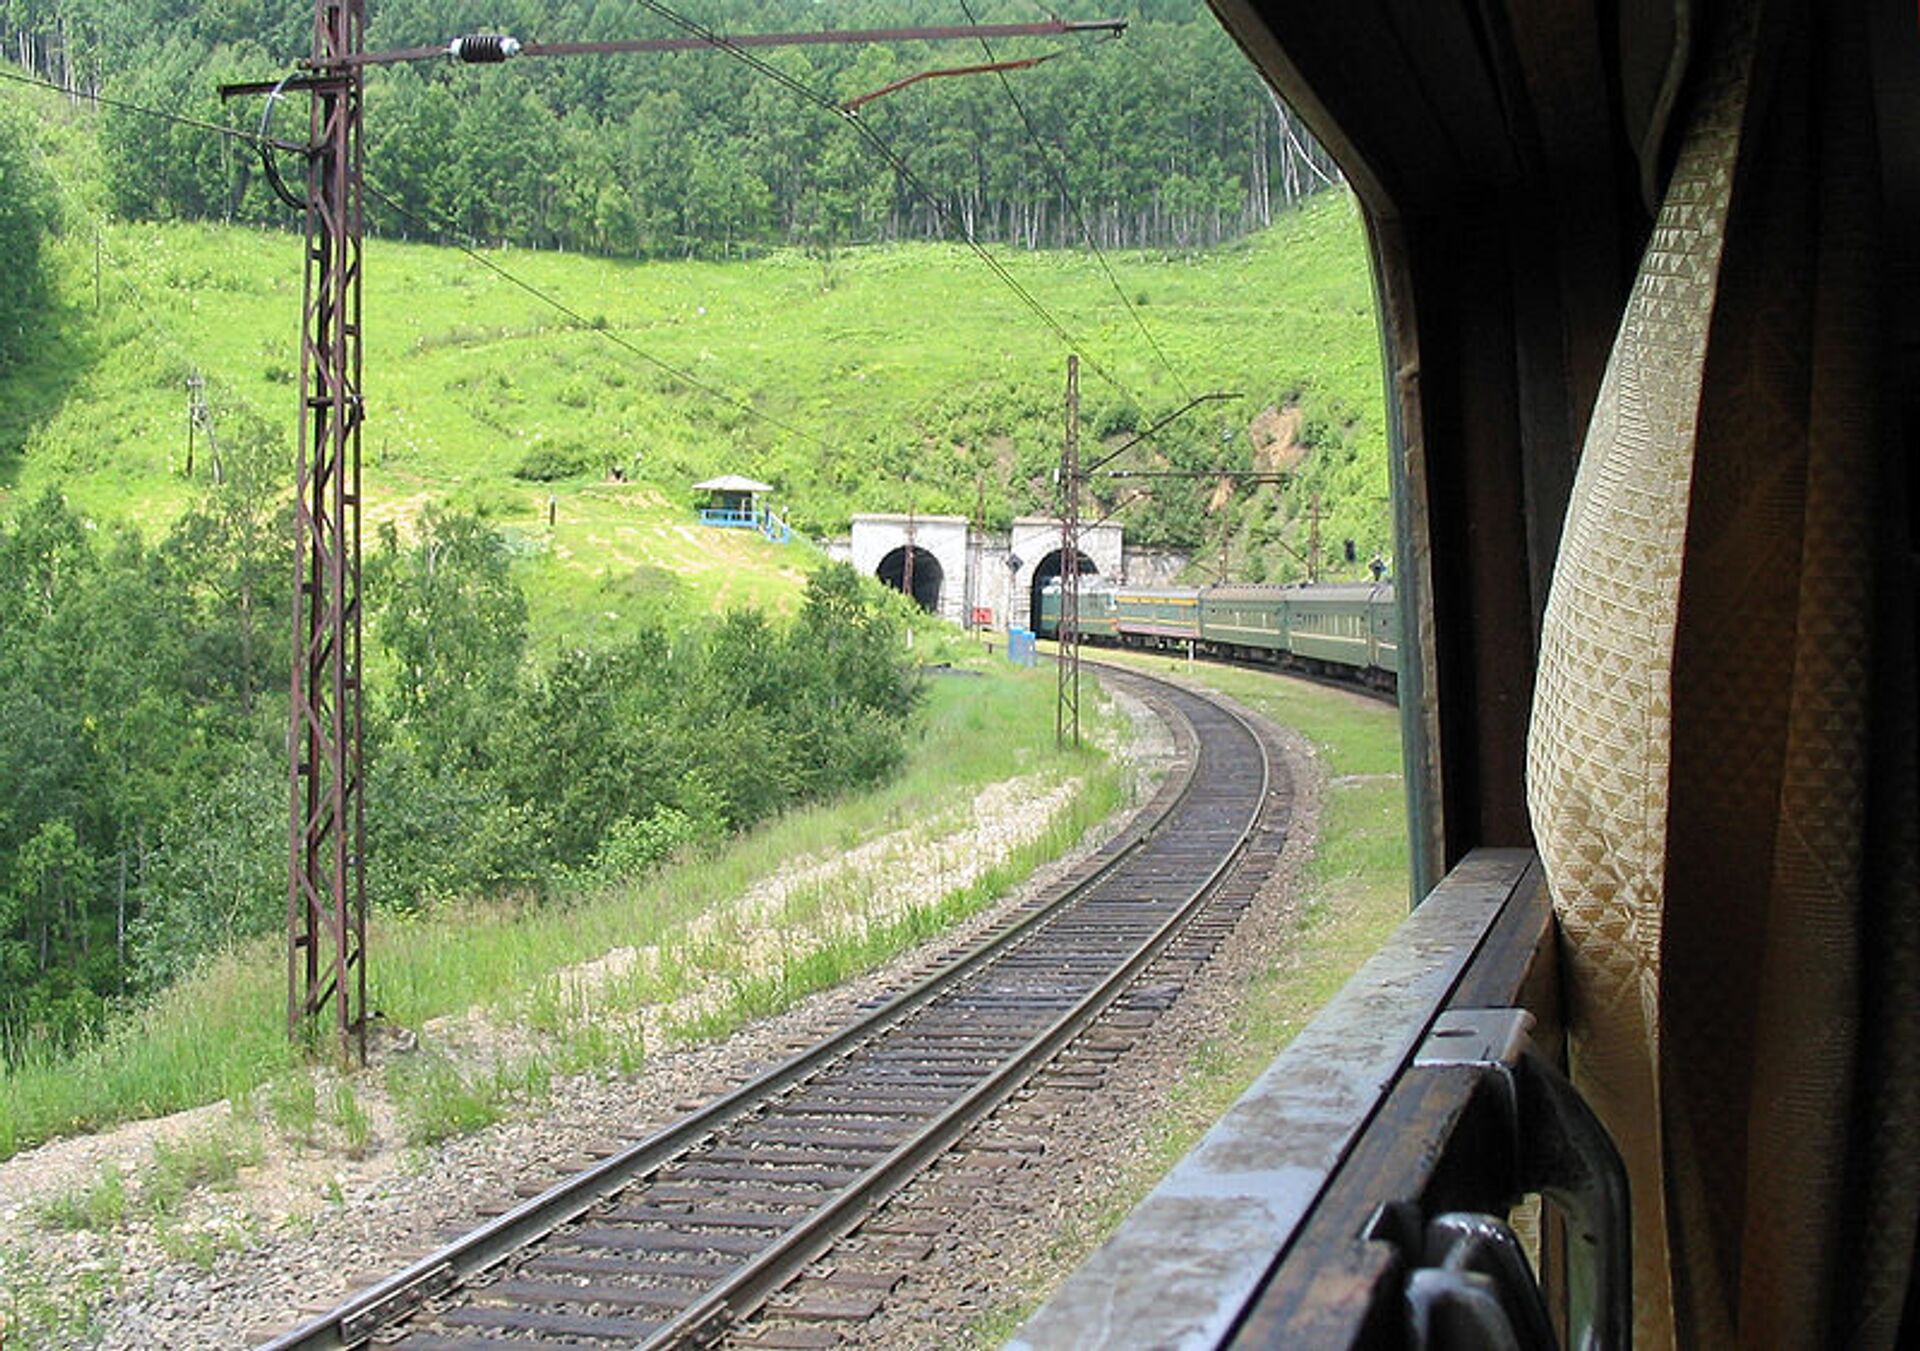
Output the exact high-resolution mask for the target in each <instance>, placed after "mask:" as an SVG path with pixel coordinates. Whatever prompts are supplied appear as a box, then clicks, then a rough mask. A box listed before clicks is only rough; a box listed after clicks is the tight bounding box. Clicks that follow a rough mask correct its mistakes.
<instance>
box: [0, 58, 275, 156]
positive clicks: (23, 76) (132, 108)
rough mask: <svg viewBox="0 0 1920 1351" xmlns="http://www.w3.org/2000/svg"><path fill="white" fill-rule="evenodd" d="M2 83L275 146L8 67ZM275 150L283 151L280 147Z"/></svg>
mask: <svg viewBox="0 0 1920 1351" xmlns="http://www.w3.org/2000/svg"><path fill="white" fill-rule="evenodd" d="M0 80H11V81H12V82H13V83H15V84H24V85H30V86H32V87H33V88H35V89H51V90H52V91H53V92H54V93H56V94H63V95H65V96H67V97H68V98H81V99H85V100H86V101H87V102H89V103H94V104H98V105H99V106H100V107H103V108H114V109H118V110H119V111H121V112H126V113H136V114H138V115H139V116H141V117H152V118H157V119H158V120H160V121H162V122H172V123H175V124H177V125H179V126H183V127H193V128H196V129H197V130H200V131H210V132H213V133H215V134H216V135H219V136H224V137H226V138H227V139H228V140H233V141H245V142H246V143H247V144H248V145H250V146H253V147H255V148H256V149H257V148H259V147H261V146H268V145H273V142H270V141H268V140H267V139H266V138H265V137H262V136H259V135H257V134H255V133H254V132H251V131H247V130H244V129H243V128H240V127H229V126H223V125H221V124H220V123H218V122H209V121H207V120H205V119H204V118H199V117H188V116H187V115H186V114H184V113H170V112H165V111H163V110H162V109H159V108H148V107H144V106H143V105H141V104H138V103H129V102H128V101H127V100H125V99H117V98H109V97H108V96H107V95H105V94H92V93H90V94H76V93H75V92H74V91H73V90H71V89H66V88H63V87H62V86H60V85H57V84H55V83H54V82H53V81H51V80H43V79H41V78H40V77H39V76H38V75H30V74H28V73H26V72H25V71H18V70H11V69H8V68H6V67H4V66H0ZM275 148H276V149H277V148H282V147H278V146H276V147H275Z"/></svg>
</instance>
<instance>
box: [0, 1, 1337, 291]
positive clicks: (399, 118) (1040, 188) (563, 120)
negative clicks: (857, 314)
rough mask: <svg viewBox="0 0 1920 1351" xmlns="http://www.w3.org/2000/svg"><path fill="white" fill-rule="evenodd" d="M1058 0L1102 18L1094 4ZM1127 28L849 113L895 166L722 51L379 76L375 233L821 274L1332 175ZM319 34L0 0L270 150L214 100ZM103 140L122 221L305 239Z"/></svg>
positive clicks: (242, 184) (951, 17)
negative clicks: (755, 252) (923, 250)
mask: <svg viewBox="0 0 1920 1351" xmlns="http://www.w3.org/2000/svg"><path fill="white" fill-rule="evenodd" d="M371 8H372V12H371V14H370V15H369V29H368V37H367V41H368V45H369V47H370V48H375V49H379V48H386V47H408V46H415V45H424V44H429V43H435V42H444V41H445V40H447V39H448V38H450V37H453V36H456V35H458V34H460V33H462V32H464V31H467V30H468V29H469V28H470V27H471V25H472V23H473V22H474V20H473V18H472V17H471V12H470V7H467V6H463V5H460V4H457V3H452V2H451V0H387V2H386V3H380V4H376V5H374V6H372V7H371ZM686 8H687V9H688V10H689V11H694V7H693V6H691V5H689V6H687V7H686ZM1062 8H1063V12H1064V13H1065V15H1066V16H1067V17H1091V16H1093V15H1095V14H1103V13H1106V8H1105V7H1104V6H1103V5H1101V4H1098V3H1081V4H1074V5H1068V6H1063V7H1062ZM971 9H972V13H973V14H974V15H975V16H976V17H977V18H979V19H980V20H981V21H982V22H1018V21H1031V20H1033V19H1035V18H1037V17H1039V11H1038V10H1037V9H1036V7H1034V6H1033V5H1031V4H1027V3H999V4H989V3H981V4H976V5H974V6H972V7H971ZM1128 10H1129V12H1132V13H1134V14H1135V15H1136V16H1137V17H1136V18H1135V21H1134V23H1133V25H1132V27H1131V29H1130V31H1129V32H1128V34H1127V36H1126V37H1125V38H1124V39H1123V40H1121V41H1117V42H1110V41H1098V40H1091V39H1087V38H1049V39H1022V40H1017V41H1015V40H1009V41H1005V42H1002V43H1000V44H998V45H997V46H996V47H995V48H994V51H993V54H994V56H995V57H996V58H999V59H1002V60H1005V59H1012V58H1024V57H1036V56H1048V57H1049V59H1048V60H1047V61H1046V63H1045V64H1043V65H1040V66H1038V67H1035V68H1032V69H1029V70H1022V71H1016V72H1012V73H1010V74H1008V75H1006V76H1005V83H1003V82H1002V78H1001V77H998V76H995V75H991V74H986V75H976V76H971V77H967V78H962V79H934V80H928V81H924V82H921V83H918V84H915V85H913V86H911V87H910V88H907V89H903V90H901V91H900V92H898V93H896V94H893V95H890V96H888V97H886V98H883V99H879V100H877V101H875V102H872V103H868V104H865V105H863V106H862V107H861V108H860V109H859V111H858V113H857V114H856V115H857V116H858V117H859V119H860V120H861V121H862V122H863V123H864V124H865V125H866V126H867V127H868V128H870V129H871V130H872V131H873V133H874V134H875V135H876V136H877V137H878V138H880V139H881V140H884V141H885V142H886V143H887V144H888V145H890V146H892V147H894V149H895V150H896V152H897V154H898V155H899V158H900V160H901V161H902V162H903V163H904V165H905V167H906V170H907V172H906V173H904V174H903V173H901V172H899V170H898V169H897V167H896V166H895V165H894V164H890V163H889V162H888V161H887V160H886V159H885V158H883V157H882V156H880V155H879V154H877V153H875V152H874V151H873V150H872V148H871V147H870V146H868V145H867V144H865V143H864V142H863V141H862V139H861V137H860V136H859V135H857V134H856V133H855V132H854V131H853V130H852V129H851V128H849V127H847V126H845V125H844V124H843V117H842V116H841V114H840V113H839V112H838V111H836V110H834V109H832V108H825V107H821V106H819V105H817V104H815V103H813V102H810V101H808V100H807V99H805V98H802V97H800V96H798V95H796V94H795V93H794V92H793V91H792V90H791V89H788V88H785V87H782V86H781V85H780V84H778V83H776V82H774V81H773V80H770V79H768V78H766V77H765V76H764V75H763V74H761V73H760V72H757V71H754V70H752V69H749V68H748V67H747V66H745V65H744V64H742V63H741V62H739V61H736V60H733V59H731V58H729V57H728V56H727V55H726V54H724V53H720V52H714V51H694V52H681V53H671V54H654V55H627V56H595V57H581V58H568V59H560V60H551V61H547V60H540V59H527V60H522V61H520V62H517V63H514V64H511V65H508V66H504V67H490V68H484V69H477V68H472V67H460V66H454V65H452V64H450V63H447V62H444V61H437V62H427V63H420V64H415V65H410V66H405V67H393V68H387V69H380V70H375V71H373V72H372V73H371V75H370V77H369V84H368V93H367V123H366V125H367V173H368V180H369V182H370V183H371V184H372V185H373V187H374V188H375V189H377V196H375V197H374V198H373V199H371V200H370V202H369V207H368V221H369V224H370V227H371V228H373V229H375V230H376V231H380V232H385V233H389V234H393V235H397V236H405V237H409V238H425V239H433V240H445V239H449V238H456V237H458V238H466V239H477V240H481V241H485V242H489V243H509V244H515V245H520V246H528V247H540V248H565V249H572V250H579V251H587V252H594V253H600V254H606V255H610V256H621V257H647V256H656V257H657V256H666V255H684V254H702V255H715V256H728V255H733V254H737V253H739V252H740V251H742V250H751V249H758V248H765V247H769V246H776V245H799V246H804V247H807V248H810V249H814V250H817V251H820V252H822V253H824V254H828V255H830V254H831V252H832V251H833V250H834V249H836V248H839V247H841V246H844V245H848V244H854V243H865V242H874V241H890V240H900V239H933V238H942V239H960V238H966V237H968V236H971V237H974V238H977V239H979V240H981V241H988V242H996V243H1002V244H1011V245H1015V246H1019V247H1025V248H1045V247H1059V246H1076V245H1079V244H1081V243H1082V242H1083V240H1084V238H1086V237H1087V236H1091V237H1092V238H1093V239H1094V240H1095V241H1096V242H1098V243H1099V244H1100V245H1101V246H1102V247H1191V246H1200V245H1209V244H1214V243H1218V242H1220V241H1222V240H1224V239H1228V238H1232V237H1235V236H1238V235H1240V234H1242V233H1245V232H1246V231H1248V230H1250V229H1254V228H1258V227H1259V226H1262V225H1265V224H1267V223H1269V222H1270V221H1271V220H1272V218H1273V216H1274V214H1275V213H1276V212H1277V211H1281V210H1284V209H1285V207H1286V206H1288V205H1290V204H1291V203H1292V202H1293V201H1296V200H1298V199H1299V198H1301V197H1303V196H1305V195H1307V194H1309V193H1311V192H1312V191H1314V190H1317V189H1318V188H1320V187H1322V186H1324V185H1325V184H1326V183H1328V182H1330V181H1332V176H1333V174H1334V170H1333V167H1332V165H1331V162H1330V161H1329V160H1328V159H1327V157H1326V155H1325V154H1324V152H1323V151H1321V150H1319V149H1318V148H1317V147H1315V146H1314V145H1313V144H1312V142H1311V140H1310V138H1308V136H1307V135H1306V132H1305V130H1304V128H1303V127H1301V126H1300V125H1299V124H1298V122H1297V121H1296V120H1295V119H1294V118H1293V117H1292V115H1291V114H1290V113H1289V112H1288V111H1287V110H1286V108H1285V107H1284V105H1281V104H1280V103H1279V102H1278V101H1277V100H1275V99H1273V98H1272V97H1271V96H1270V95H1269V94H1268V92H1267V91H1266V90H1265V89H1264V88H1263V87H1262V86H1261V85H1260V83H1259V81H1258V79H1257V77H1256V76H1255V75H1254V74H1253V73H1252V71H1251V69H1250V68H1249V67H1248V66H1247V64H1246V63H1245V62H1244V61H1243V60H1241V59H1240V57H1239V55H1238V53H1237V52H1236V51H1235V50H1234V48H1233V46H1232V43H1231V41H1230V40H1229V39H1228V38H1227V37H1226V36H1225V34H1224V33H1222V32H1221V30H1220V29H1219V27H1218V25H1217V24H1215V23H1214V22H1213V20H1212V18H1211V16H1210V14H1209V13H1208V12H1207V10H1206V9H1205V7H1204V6H1203V5H1201V4H1199V3H1198V2H1197V0H1153V2H1151V3H1146V4H1138V5H1132V6H1129V7H1128ZM694 12H695V13H696V14H697V18H698V19H699V20H700V21H701V22H702V23H705V24H707V25H709V26H710V27H712V28H713V29H714V30H716V31H719V32H723V33H727V32H734V33H744V32H767V31H780V30H812V29H819V28H822V27H827V26H832V27H836V28H865V27H897V26H906V25H913V24H946V25H950V24H954V23H956V22H959V21H961V20H962V19H963V17H964V16H963V15H962V14H961V13H960V12H959V11H958V10H957V9H956V7H955V6H953V5H951V4H947V3H936V0H849V2H848V3H842V4H836V5H832V6H823V5H820V4H818V3H814V2H813V0H703V3H701V4H700V5H699V6H698V8H697V11H694ZM311 14H312V7H311V5H309V4H306V3H305V0H231V2H230V3H202V4H182V3H181V0H0V43H4V46H5V49H6V50H7V51H8V52H9V53H10V54H11V55H12V57H13V59H15V60H16V61H20V62H22V63H23V64H26V65H28V66H30V67H32V68H34V69H35V70H37V71H38V72H39V73H41V74H42V75H44V76H45V77H47V78H50V79H53V80H55V81H57V82H59V83H61V84H63V85H64V86H66V87H69V88H71V89H73V90H74V91H75V92H76V94H78V95H84V94H86V93H90V92H101V91H104V92H106V93H107V94H110V95H112V96H114V97H115V98H117V99H122V100H126V101H127V102H129V103H133V104H138V105H141V106H145V107H161V108H166V109H169V110H175V111H180V112H185V113H188V114H190V115H193V116H195V117H199V118H203V119H206V120H210V121H217V122H224V123H227V124H230V125H234V126H236V127H244V128H245V129H247V130H249V131H251V130H253V129H254V127H255V119H257V117H258V106H259V105H258V103H257V101H256V102H254V103H251V104H249V105H247V106H245V107H244V108H242V107H239V106H226V105H222V104H221V103H220V101H219V99H218V97H217V94H216V93H215V86H216V85H217V84H218V83H220V82H221V81H223V80H237V79H260V78H265V77H270V76H271V75H272V74H273V73H274V72H275V71H276V70H282V69H286V68H287V65H288V61H289V59H290V58H291V57H293V56H296V55H301V54H304V53H305V52H306V50H307V49H308V46H309V45H310V41H311V39H310V36H309V30H310V26H311ZM488 21H489V22H490V23H497V24H498V25H499V27H500V29H502V30H504V31H507V32H511V33H514V34H516V35H518V36H521V37H523V38H528V39H538V40H546V41H553V40H559V39H581V40H590V41H591V40H606V39H611V38H616V37H635V36H659V35H667V34H672V33H675V32H677V31H678V30H676V29H674V28H673V27H672V25H670V24H669V23H667V22H666V21H665V20H663V19H661V18H659V17H657V16H654V15H651V14H649V13H648V12H646V11H645V10H643V9H641V8H640V7H638V6H636V5H634V4H632V3H630V0H503V3H500V4H498V5H495V6H493V7H491V14H490V17H489V20H488ZM762 59H764V60H765V61H766V63H767V64H769V65H771V66H774V67H776V68H777V69H778V70H779V71H780V72H781V73H783V74H784V75H785V76H787V77H788V78H789V79H791V80H792V81H794V82H796V83H798V84H800V85H802V86H804V87H806V88H808V89H810V90H813V91H816V92H818V93H819V94H820V95H821V96H822V97H823V98H824V99H826V100H827V101H828V102H829V103H840V102H845V101H848V100H852V99H855V98H858V97H859V96H861V95H863V94H869V93H872V92H874V91H876V90H880V89H882V88H885V87H886V86H888V85H890V84H892V83H893V82H895V81H897V80H900V79H903V78H906V77H907V76H910V75H914V74H917V73H919V72H922V71H926V70H929V69H938V68H949V67H953V66H956V65H964V64H972V63H978V62H980V61H982V60H983V59H984V57H983V52H982V50H981V48H980V46H979V45H978V44H973V43H945V44H927V43H908V44H894V45H868V46H820V47H794V48H784V49H777V50H770V51H766V52H764V53H762ZM291 106H292V105H290V107H291ZM282 116H283V118H284V119H286V121H287V123H288V125H287V126H286V127H284V128H282V129H281V130H282V131H283V132H284V133H285V134H288V135H292V136H295V137H296V138H297V137H298V136H300V135H304V130H303V128H304V114H302V113H299V112H297V110H296V111H284V112H283V114H282ZM295 121H298V122H299V123H300V126H299V127H297V128H296V127H294V126H292V125H291V124H292V123H293V122H295ZM103 141H104V152H105V159H106V166H107V172H108V180H109V185H110V187H111V190H112V195H113V200H114V204H115V206H116V208H117V209H118V210H119V211H120V212H121V213H123V214H125V215H127V216H129V217H131V218H176V217H186V218H202V219H204V218H213V219H225V220H243V221H254V222H276V223H279V222H285V221H286V220H287V219H288V213H287V212H286V209H285V208H284V207H283V206H282V205H281V204H280V203H279V202H278V200H277V199H276V198H274V197H273V196H272V194H271V193H270V192H269V191H268V190H267V188H266V186H265V185H264V183H262V182H261V181H260V180H261V175H260V173H259V172H258V170H257V168H256V166H255V163H254V160H253V157H252V153H251V151H249V150H248V149H247V148H246V147H244V146H240V145H236V144H234V143H232V142H223V141H221V140H218V139H216V138H215V137H212V136H209V135H208V134H207V133H206V132H204V131H202V130H198V129H194V128H191V127H183V126H177V125H175V126H168V125H156V124H155V123H154V122H153V120H152V119H151V118H147V117H143V116H141V115H139V114H137V113H132V112H126V111H124V110H117V109H113V108H108V109H107V110H106V111H105V125H104V129H103Z"/></svg>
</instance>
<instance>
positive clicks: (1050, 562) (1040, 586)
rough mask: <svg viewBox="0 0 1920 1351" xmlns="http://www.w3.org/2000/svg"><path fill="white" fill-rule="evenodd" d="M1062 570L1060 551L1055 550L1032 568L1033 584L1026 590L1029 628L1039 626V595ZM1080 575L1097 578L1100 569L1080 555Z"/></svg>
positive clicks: (1090, 560)
mask: <svg viewBox="0 0 1920 1351" xmlns="http://www.w3.org/2000/svg"><path fill="white" fill-rule="evenodd" d="M1062 570H1063V569H1062V559H1061V557H1060V550H1058V549H1055V550H1054V551H1053V552H1052V553H1050V554H1048V555H1047V556H1046V557H1045V558H1043V559H1041V560H1040V562H1039V563H1038V564H1037V565H1036V566H1035V567H1034V569H1033V582H1032V584H1031V585H1030V586H1029V587H1028V588H1027V615H1028V619H1027V623H1028V625H1029V626H1037V625H1038V624H1039V622H1040V593H1041V591H1042V590H1044V589H1045V588H1046V585H1047V583H1048V582H1051V581H1052V580H1053V579H1054V578H1056V577H1058V576H1059V575H1060V573H1061V572H1062ZM1080 575H1081V576H1082V577H1097V576H1099V575H1100V569H1099V568H1097V567H1095V566H1094V565H1093V560H1092V559H1091V558H1088V557H1087V556H1086V555H1085V554H1081V555H1080Z"/></svg>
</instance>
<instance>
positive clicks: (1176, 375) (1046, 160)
mask: <svg viewBox="0 0 1920 1351" xmlns="http://www.w3.org/2000/svg"><path fill="white" fill-rule="evenodd" d="M960 11H961V13H963V14H965V15H966V16H967V22H968V23H971V24H978V23H979V20H978V19H976V18H974V15H973V6H972V5H971V4H970V3H969V2H968V0H960ZM980 50H981V51H982V52H985V53H986V57H987V61H988V62H989V63H990V64H991V63H993V62H994V61H995V57H994V54H993V47H992V46H991V44H989V43H988V41H987V40H986V39H985V38H981V39H980ZM994 74H995V75H997V76H999V78H1000V87H1001V89H1003V90H1005V91H1006V95H1007V101H1008V102H1009V103H1011V104H1012V105H1013V110H1014V111H1015V112H1017V113H1019V114H1020V121H1021V123H1022V124H1023V125H1024V126H1025V127H1026V129H1027V138H1028V139H1029V140H1031V141H1032V142H1033V148H1034V149H1035V150H1037V151H1039V152H1040V162H1041V163H1042V164H1044V165H1045V166H1046V168H1047V172H1048V173H1049V174H1051V175H1052V176H1053V181H1054V185H1055V186H1056V187H1058V188H1059V189H1060V198H1061V200H1062V201H1064V202H1065V203H1066V204H1067V207H1068V209H1069V210H1071V211H1072V212H1073V219H1074V223H1075V224H1076V225H1078V226H1079V227H1080V237H1081V238H1082V239H1084V240H1086V242H1087V247H1088V248H1090V249H1092V250H1093V256H1094V257H1095V258H1097V259H1099V260H1100V270H1101V271H1102V272H1104V273H1106V274H1107V283H1108V284H1109V285H1110V286H1112V287H1113V293H1114V294H1115V295H1117V296H1119V297H1120V303H1121V305H1123V306H1124V307H1125V308H1126V311H1127V315H1128V317H1129V318H1131V319H1132V320H1133V322H1134V325H1135V327H1137V328H1138V329H1139V330H1140V336H1141V337H1143V338H1145V339H1146V340H1147V346H1149V347H1151V348H1152V349H1153V354H1154V356H1155V357H1156V358H1158V359H1159V362H1160V365H1161V366H1162V367H1163V368H1164V369H1165V370H1166V372H1167V374H1168V375H1171V376H1172V377H1173V383H1174V384H1175V385H1177V386H1178V387H1179V389H1180V394H1181V397H1182V398H1188V399H1191V398H1192V397H1193V391H1192V390H1191V389H1189V388H1188V387H1187V382H1186V381H1185V380H1183V379H1181V377H1180V372H1179V371H1177V370H1175V369H1174V367H1173V363H1172V362H1171V361H1169V360H1167V354H1166V352H1164V351H1163V350H1161V347H1160V343H1159V342H1158V340H1156V339H1155V338H1154V336H1153V333H1152V331H1151V330H1149V329H1148V328H1147V321H1146V320H1145V319H1143V318H1141V316H1140V311H1139V310H1138V309H1137V308H1136V307H1135V306H1134V303H1133V302H1132V301H1131V300H1129V299H1127V292H1126V288H1125V287H1123V286H1121V285H1120V279H1119V278H1118V277H1116V276H1114V275H1113V266H1112V264H1110V263H1109V262H1108V261H1107V255H1106V253H1105V252H1104V251H1102V249H1101V248H1100V243H1099V241H1098V240H1096V239H1095V238H1094V237H1093V230H1092V228H1091V227H1090V226H1088V224H1087V218H1086V215H1085V213H1084V212H1082V211H1081V210H1080V199H1079V198H1078V197H1076V196H1074V195H1073V191H1072V189H1071V188H1070V187H1069V186H1068V185H1067V175H1066V170H1065V169H1063V168H1061V167H1060V166H1059V165H1058V164H1056V163H1055V162H1054V158H1053V156H1052V155H1050V154H1048V153H1047V147H1046V144H1045V143H1044V142H1043V141H1042V140H1041V139H1040V131H1039V128H1037V127H1035V126H1034V125H1033V118H1031V117H1030V116H1028V114H1027V106H1026V104H1024V103H1022V102H1021V101H1020V96H1019V95H1018V94H1016V93H1015V92H1014V89H1013V81H1012V80H1009V79H1008V78H1007V73H1006V71H1005V70H1002V69H996V70H994ZM1062 158H1065V156H1064V153H1063V155H1062Z"/></svg>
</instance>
